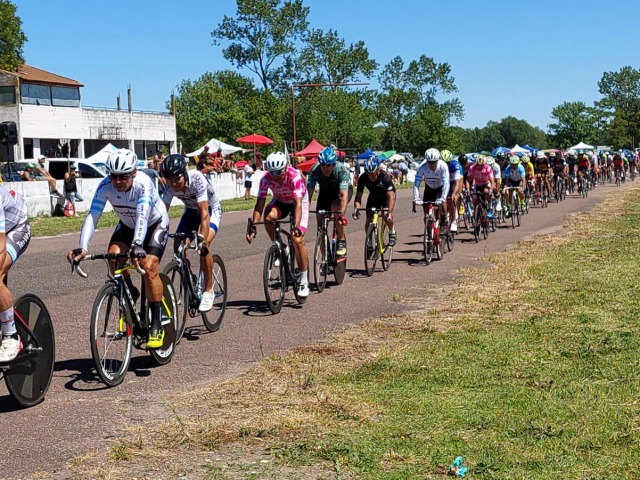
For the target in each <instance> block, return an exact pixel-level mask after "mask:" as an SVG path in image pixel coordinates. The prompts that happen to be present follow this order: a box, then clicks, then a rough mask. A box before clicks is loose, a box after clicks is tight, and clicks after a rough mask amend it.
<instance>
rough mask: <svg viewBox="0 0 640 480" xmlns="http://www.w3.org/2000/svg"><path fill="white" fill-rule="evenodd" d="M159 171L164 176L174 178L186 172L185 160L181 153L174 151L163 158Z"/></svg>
mask: <svg viewBox="0 0 640 480" xmlns="http://www.w3.org/2000/svg"><path fill="white" fill-rule="evenodd" d="M160 173H161V174H162V176H163V177H165V178H175V177H178V176H180V175H186V173H187V161H186V160H185V158H184V157H183V156H182V155H178V154H177V153H174V154H172V155H169V156H168V157H167V158H165V159H164V161H163V162H162V164H161V165H160Z"/></svg>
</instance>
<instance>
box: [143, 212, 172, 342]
mask: <svg viewBox="0 0 640 480" xmlns="http://www.w3.org/2000/svg"><path fill="white" fill-rule="evenodd" d="M168 233H169V219H168V217H167V218H166V220H161V221H159V222H157V223H156V224H155V225H150V226H149V228H148V230H147V235H146V237H145V239H144V241H143V242H142V248H143V249H144V251H145V252H146V253H147V256H146V257H145V258H143V259H142V260H140V265H141V266H142V268H143V269H144V270H145V272H146V273H145V275H144V276H143V277H142V279H143V281H144V287H145V290H146V292H147V293H146V295H147V302H148V304H149V310H150V311H151V324H150V327H149V339H148V342H147V347H148V348H160V347H161V346H162V343H163V340H164V329H163V327H162V294H163V292H164V285H163V284H162V279H161V278H160V272H159V271H158V267H159V265H160V260H162V255H163V254H164V250H165V248H166V246H167V239H168Z"/></svg>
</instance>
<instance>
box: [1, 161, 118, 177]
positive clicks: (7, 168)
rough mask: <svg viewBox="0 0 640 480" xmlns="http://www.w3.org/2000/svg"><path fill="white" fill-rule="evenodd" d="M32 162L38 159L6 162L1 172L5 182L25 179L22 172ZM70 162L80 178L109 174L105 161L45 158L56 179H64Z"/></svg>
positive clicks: (46, 167) (49, 170)
mask: <svg viewBox="0 0 640 480" xmlns="http://www.w3.org/2000/svg"><path fill="white" fill-rule="evenodd" d="M28 163H31V164H33V165H35V164H36V163H38V161H37V160H20V161H19V162H13V163H5V164H3V165H2V168H0V174H2V178H3V179H4V181H5V182H19V181H21V180H24V179H23V178H22V172H23V171H24V169H25V167H26V165H27V164H28ZM69 164H71V165H75V166H76V167H77V168H78V170H77V172H78V173H79V175H78V176H79V177H80V178H104V177H106V176H107V166H106V165H105V164H104V162H90V161H88V160H86V159H84V158H70V159H66V158H47V159H46V160H45V164H44V167H45V169H46V170H47V171H48V172H49V173H50V174H51V176H53V178H55V179H56V180H62V179H64V174H65V173H67V172H68V171H69Z"/></svg>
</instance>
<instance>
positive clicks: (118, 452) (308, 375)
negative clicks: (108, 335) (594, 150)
mask: <svg viewBox="0 0 640 480" xmlns="http://www.w3.org/2000/svg"><path fill="white" fill-rule="evenodd" d="M639 187H640V185H638V186H633V187H632V188H627V189H621V190H620V191H618V192H615V194H613V195H609V196H608V197H607V198H606V199H605V201H604V202H603V203H601V204H600V205H599V206H598V207H597V208H596V209H595V210H594V211H593V212H590V213H582V214H578V215H574V216H572V217H570V218H568V219H567V222H566V227H567V228H566V229H565V231H564V232H562V233H560V234H549V235H540V236H536V237H535V238H534V239H532V240H527V241H522V242H519V243H518V244H517V246H516V247H515V248H514V249H513V250H511V251H509V252H507V253H501V254H498V255H494V256H492V257H490V259H489V260H490V264H489V265H488V266H486V267H485V266H483V267H482V268H478V269H466V270H463V271H461V272H459V274H460V275H459V278H458V281H457V285H455V287H454V288H453V289H452V290H453V291H455V294H447V295H444V296H443V299H442V302H441V304H440V305H439V306H438V307H436V308H431V309H428V310H422V311H415V312H413V313H411V314H409V315H389V316H385V317H383V318H379V319H376V320H371V321H368V322H366V323H364V324H360V325H354V326H351V327H348V328H346V329H345V330H343V331H341V332H340V333H338V334H336V335H334V336H332V337H331V338H330V339H329V340H328V341H327V342H325V343H319V344H314V345H307V346H302V347H299V348H297V349H295V350H294V351H292V352H291V353H289V354H286V355H281V356H275V357H271V358H268V359H265V360H264V361H263V362H262V364H261V365H259V366H257V367H256V368H254V369H252V370H251V371H249V372H247V373H245V374H243V375H241V376H239V377H237V378H234V379H231V380H228V381H225V382H223V383H221V384H217V385H212V386H211V387H209V388H206V389H203V390H200V391H195V392H189V393H188V394H183V395H176V396H174V397H173V398H171V400H170V403H167V404H166V408H167V409H168V410H169V411H170V412H171V413H172V415H171V419H170V420H166V421H161V422H159V423H158V424H157V425H156V427H155V428H154V429H153V431H152V432H149V431H148V428H145V430H144V431H143V430H142V429H141V428H138V427H132V428H131V429H130V431H129V434H128V436H127V437H126V438H124V439H118V440H116V441H115V443H114V447H113V448H112V450H111V452H108V453H107V452H105V453H104V454H103V455H101V456H99V457H96V456H93V455H91V456H88V457H83V458H82V459H81V460H76V461H74V462H73V463H72V464H71V465H70V466H69V469H68V472H67V473H68V474H70V476H69V477H65V478H88V477H91V478H99V479H119V478H133V476H132V472H149V473H150V471H149V469H148V467H147V466H148V465H150V464H152V465H156V467H157V468H158V471H159V472H163V475H164V477H166V478H169V477H173V476H177V475H182V478H244V477H243V474H242V472H243V470H242V469H243V468H244V467H242V465H243V463H242V458H253V459H254V460H255V457H256V452H258V451H259V452H264V448H265V446H269V445H271V446H273V445H277V444H279V443H282V442H284V441H292V440H295V439H305V438H310V437H315V438H319V437H321V436H322V435H323V433H325V432H328V431H330V430H332V429H334V428H336V427H337V426H338V425H340V427H341V428H349V426H351V427H352V428H358V425H359V424H361V423H362V422H375V421H376V418H377V416H378V415H379V414H380V412H378V411H376V408H375V407H374V406H372V405H370V404H367V403H366V402H364V401H362V400H361V399H360V398H358V397H357V396H356V395H355V394H354V395H351V396H350V395H349V394H348V393H347V394H344V395H343V396H341V397H337V396H335V395H334V394H333V393H332V391H331V390H330V388H329V387H327V382H326V379H328V378H329V377H331V376H333V375H337V374H340V373H344V372H345V371H353V370H357V369H358V368H360V367H361V366H363V365H365V364H367V363H368V362H371V361H375V360H376V359H379V358H381V357H384V356H385V355H386V354H388V353H389V352H394V353H395V354H397V353H398V352H401V351H402V350H404V349H405V348H408V342H407V334H416V333H424V334H429V333H433V332H444V331H448V330H450V329H460V328H467V329H468V328H481V329H492V328H495V327H497V326H499V325H501V324H503V323H505V322H510V321H512V320H513V319H514V318H518V317H522V316H523V315H529V316H530V315H532V314H540V315H543V314H547V313H548V312H547V311H546V310H544V309H546V308H548V307H546V306H544V305H541V304H538V305H533V304H529V303H528V302H526V301H522V302H516V303H512V304H510V308H509V309H508V311H506V312H503V314H502V315H487V310H486V308H487V306H489V308H490V309H491V308H495V309H496V310H497V309H500V308H503V307H504V305H503V303H502V301H501V300H500V299H498V298H496V295H495V292H500V291H504V292H511V293H512V294H513V295H514V297H518V298H524V299H526V292H528V291H531V289H532V288H534V287H537V286H538V284H537V282H538V281H537V279H536V277H534V276H526V275H523V270H524V269H530V268H536V267H539V266H541V265H542V264H543V262H544V251H545V249H546V248H548V247H551V246H556V245H562V244H565V243H567V242H568V241H569V240H570V239H576V238H578V239H580V238H583V239H588V238H590V237H591V236H593V235H597V234H602V233H603V232H602V230H601V229H600V227H599V226H598V225H596V224H594V223H593V222H592V219H593V218H595V217H597V216H602V215H607V216H608V217H612V216H615V215H618V216H621V215H623V214H624V213H625V212H626V206H627V204H628V201H627V200H628V199H629V198H630V197H631V196H632V195H636V196H637V191H638V190H639V189H640V188H639ZM480 307H483V308H484V310H483V308H480ZM537 309H538V310H537ZM516 374H517V372H516ZM523 380H524V381H528V380H527V379H523ZM532 381H533V380H532ZM533 382H534V384H535V382H538V383H539V384H540V385H539V386H536V388H541V389H543V388H548V385H547V384H546V383H545V381H544V379H542V380H540V379H538V380H536V381H533ZM532 385H533V384H532ZM231 452H233V453H231ZM216 455H218V456H220V455H222V456H223V457H224V458H225V459H226V460H225V461H226V463H225V464H223V465H222V467H220V468H222V470H220V469H217V470H216V469H214V470H215V471H214V470H212V467H211V464H210V462H211V461H212V460H215V458H216ZM225 455H226V456H225ZM404 455H405V454H402V453H397V452H391V453H389V454H388V455H387V456H385V458H384V460H383V463H384V465H383V468H385V469H386V468H387V467H389V466H392V465H394V464H397V463H406V462H411V461H412V459H411V458H407V457H405V456H404ZM268 459H269V461H271V460H273V456H270V457H268ZM250 463H251V462H250ZM254 463H255V462H254ZM251 464H252V465H253V463H251ZM187 465H188V466H190V468H189V473H188V474H186V473H185V469H186V468H187ZM282 468H286V466H285V467H282V466H280V467H279V469H275V470H272V471H271V473H269V472H267V471H266V470H264V469H260V468H259V469H258V470H259V471H261V472H262V474H263V476H262V477H260V478H288V476H287V475H285V473H284V470H282ZM212 472H213V473H212ZM295 472H296V470H291V471H289V473H290V474H291V475H293V476H292V478H294V477H295V475H296V474H295ZM299 472H300V471H298V473H299ZM337 474H343V472H341V469H340V465H339V462H336V464H334V465H329V464H326V465H320V466H318V468H317V469H316V470H313V471H310V472H309V475H310V476H309V477H306V478H334V476H336V475H337ZM269 475H272V476H269Z"/></svg>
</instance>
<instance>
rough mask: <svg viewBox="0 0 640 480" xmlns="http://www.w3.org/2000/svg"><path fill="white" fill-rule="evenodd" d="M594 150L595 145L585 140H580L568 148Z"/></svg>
mask: <svg viewBox="0 0 640 480" xmlns="http://www.w3.org/2000/svg"><path fill="white" fill-rule="evenodd" d="M585 149H586V150H593V145H587V144H586V143H584V142H580V143H578V144H577V145H574V146H573V147H569V148H568V149H567V150H585Z"/></svg>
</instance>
